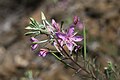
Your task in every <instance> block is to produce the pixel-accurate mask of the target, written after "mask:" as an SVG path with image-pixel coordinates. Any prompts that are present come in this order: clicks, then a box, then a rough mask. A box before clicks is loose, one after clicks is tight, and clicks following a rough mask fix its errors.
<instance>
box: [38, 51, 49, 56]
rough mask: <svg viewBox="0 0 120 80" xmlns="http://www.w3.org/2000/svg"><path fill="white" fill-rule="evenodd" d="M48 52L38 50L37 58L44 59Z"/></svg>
mask: <svg viewBox="0 0 120 80" xmlns="http://www.w3.org/2000/svg"><path fill="white" fill-rule="evenodd" d="M48 53H49V52H48V50H47V49H40V51H39V53H38V56H42V57H45V56H46V55H47V54H48Z"/></svg>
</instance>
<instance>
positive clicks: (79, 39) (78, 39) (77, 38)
mask: <svg viewBox="0 0 120 80" xmlns="http://www.w3.org/2000/svg"><path fill="white" fill-rule="evenodd" d="M71 39H72V40H73V41H75V42H78V41H82V40H83V37H82V36H73V37H72V38H71Z"/></svg>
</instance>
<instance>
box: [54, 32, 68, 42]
mask: <svg viewBox="0 0 120 80" xmlns="http://www.w3.org/2000/svg"><path fill="white" fill-rule="evenodd" d="M56 36H57V37H58V38H61V39H62V40H65V38H66V34H64V33H61V32H57V33H56Z"/></svg>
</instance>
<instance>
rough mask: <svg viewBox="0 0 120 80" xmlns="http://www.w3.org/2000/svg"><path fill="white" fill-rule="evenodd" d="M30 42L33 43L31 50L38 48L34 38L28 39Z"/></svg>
mask: <svg viewBox="0 0 120 80" xmlns="http://www.w3.org/2000/svg"><path fill="white" fill-rule="evenodd" d="M30 41H31V42H32V43H33V44H32V45H31V48H32V50H35V49H36V48H37V46H38V44H37V42H38V40H37V39H36V38H34V37H31V38H30ZM35 42H36V43H35Z"/></svg>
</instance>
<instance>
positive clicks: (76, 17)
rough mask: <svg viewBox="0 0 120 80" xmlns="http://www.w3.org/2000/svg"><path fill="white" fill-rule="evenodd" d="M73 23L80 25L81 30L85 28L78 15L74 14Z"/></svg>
mask: <svg viewBox="0 0 120 80" xmlns="http://www.w3.org/2000/svg"><path fill="white" fill-rule="evenodd" d="M73 24H74V25H75V26H76V27H78V28H79V29H80V30H82V29H83V24H82V22H81V21H80V19H79V17H78V16H74V20H73Z"/></svg>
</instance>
